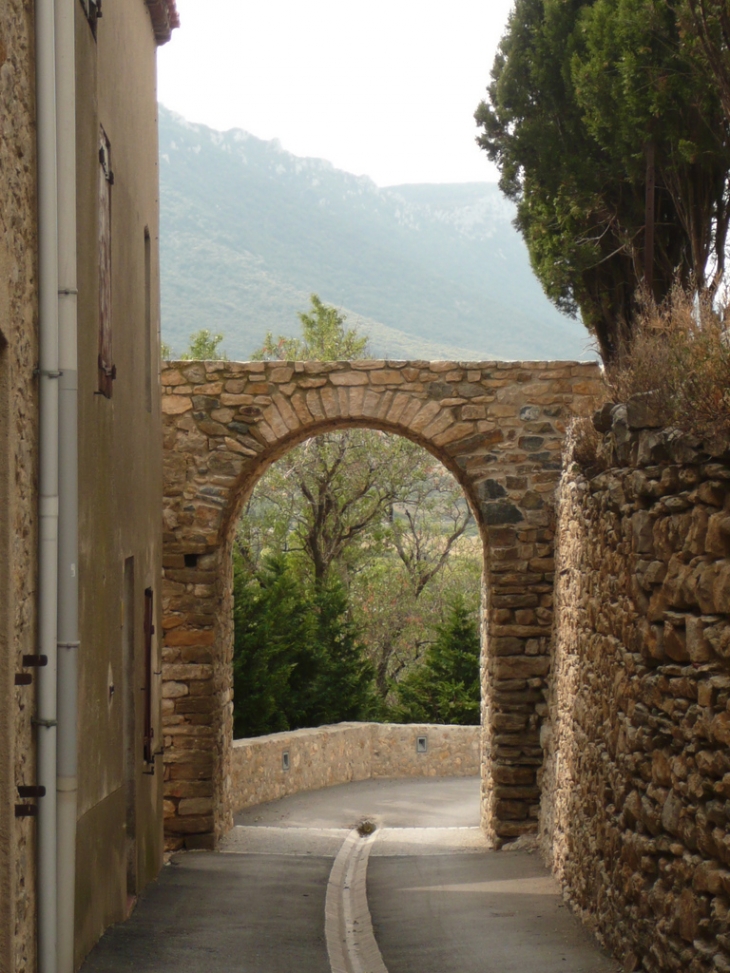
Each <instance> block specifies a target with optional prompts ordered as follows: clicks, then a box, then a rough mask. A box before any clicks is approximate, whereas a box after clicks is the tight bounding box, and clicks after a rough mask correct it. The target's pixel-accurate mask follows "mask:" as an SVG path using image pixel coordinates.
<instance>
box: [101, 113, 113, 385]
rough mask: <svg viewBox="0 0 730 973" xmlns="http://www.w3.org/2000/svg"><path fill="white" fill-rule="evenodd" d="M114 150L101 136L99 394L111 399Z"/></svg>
mask: <svg viewBox="0 0 730 973" xmlns="http://www.w3.org/2000/svg"><path fill="white" fill-rule="evenodd" d="M113 185H114V173H113V172H112V165H111V146H110V145H109V139H108V138H107V137H106V133H105V131H104V129H103V128H102V129H101V130H100V132H99V391H100V392H101V394H102V395H105V396H106V397H107V398H108V399H109V398H111V394H112V382H113V381H114V379H115V378H116V377H117V370H116V368H115V366H114V363H113V362H112V186H113Z"/></svg>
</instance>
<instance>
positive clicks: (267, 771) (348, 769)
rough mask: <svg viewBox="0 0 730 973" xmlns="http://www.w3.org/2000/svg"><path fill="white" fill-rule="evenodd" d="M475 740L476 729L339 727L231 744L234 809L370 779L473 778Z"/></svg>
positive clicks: (477, 761)
mask: <svg viewBox="0 0 730 973" xmlns="http://www.w3.org/2000/svg"><path fill="white" fill-rule="evenodd" d="M479 739H480V728H479V727H478V726H442V725H436V724H426V723H410V724H406V725H404V724H398V723H338V724H336V725H334V726H321V727H318V728H317V729H311V730H295V731H293V732H290V733H271V734H269V735H267V736H262V737H253V738H250V739H246V740H234V741H233V754H232V763H231V777H232V783H231V808H232V810H233V812H234V813H235V812H236V811H240V810H242V809H243V808H246V807H251V806H252V805H255V804H263V803H264V802H265V801H275V800H278V798H280V797H285V796H286V795H287V794H298V793H299V792H300V791H311V790H316V789H318V788H320V787H331V786H333V785H334V784H345V783H348V782H349V781H353V780H369V779H370V778H373V777H470V776H476V775H477V774H479V770H480V765H481V764H480V759H479ZM419 740H425V749H422V748H421V747H420V746H419ZM284 754H286V763H287V766H286V767H285V766H284Z"/></svg>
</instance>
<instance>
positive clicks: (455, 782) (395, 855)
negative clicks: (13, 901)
mask: <svg viewBox="0 0 730 973" xmlns="http://www.w3.org/2000/svg"><path fill="white" fill-rule="evenodd" d="M368 824H370V825H374V826H375V830H374V831H372V833H370V834H368V832H369V831H370V827H369V826H368ZM358 826H359V831H360V832H363V834H362V835H361V834H360V833H359V832H358ZM618 969H619V967H618V966H617V964H616V963H615V961H613V960H611V959H609V958H608V957H607V956H606V955H604V954H603V953H601V952H600V951H599V950H598V949H597V947H596V946H595V944H594V942H593V940H592V939H591V937H590V936H589V934H588V933H587V932H586V930H584V929H583V928H582V927H581V926H580V924H579V923H578V921H577V920H576V919H575V918H574V917H573V916H572V915H571V914H570V911H569V910H568V908H567V907H566V906H565V905H564V903H563V901H562V899H561V897H560V894H559V892H558V889H557V886H556V884H555V883H554V881H553V879H552V878H551V877H550V875H549V873H548V872H547V870H546V869H545V868H544V867H543V865H542V864H541V862H540V860H539V858H538V856H537V854H535V853H530V852H529V851H526V850H521V851H502V852H494V851H490V850H489V849H488V847H487V846H486V844H485V841H484V838H483V835H482V832H481V830H480V828H479V779H478V778H440V779H433V778H431V779H428V778H426V779H408V780H367V781H360V782H357V783H351V784H344V785H340V786H336V787H330V788H326V789H323V790H318V791H310V792H307V793H300V794H297V795H293V796H291V797H288V798H284V799H283V800H280V801H275V802H272V803H271V804H265V805H259V806H257V807H252V808H249V809H248V810H246V811H244V812H242V813H240V814H239V815H237V817H236V825H235V827H234V828H233V830H232V831H231V832H230V834H229V835H228V836H227V837H226V838H225V840H224V842H223V843H222V846H221V852H220V853H217V852H215V853H212V852H187V853H185V852H184V853H180V854H177V855H174V856H173V857H172V859H171V861H170V863H169V864H168V865H167V867H166V868H164V869H163V871H162V873H161V875H160V877H159V879H158V881H156V882H155V883H153V885H151V886H150V887H149V888H148V889H147V890H145V892H144V893H143V894H142V896H141V897H140V900H139V902H138V904H137V907H136V909H135V911H134V913H133V914H132V916H131V918H130V919H129V921H128V922H126V923H122V924H119V925H117V926H115V927H113V928H112V929H110V930H109V931H108V932H107V933H106V935H105V936H104V937H103V938H102V939H101V941H100V942H99V943H98V945H97V946H96V948H95V949H94V950H93V951H92V953H91V954H90V956H89V957H88V959H87V961H86V963H85V964H84V966H83V973H122V971H127V970H130V971H131V970H134V971H136V973H152V971H155V973H168V971H170V973H172V971H173V970H174V971H175V973H193V971H195V973H198V971H203V970H205V971H210V973H223V971H227V973H231V971H245V973H294V971H296V973H518V971H519V973H532V971H535V973H536V971H540V973H558V971H560V973H614V971H617V970H618Z"/></svg>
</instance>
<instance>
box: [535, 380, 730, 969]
mask: <svg viewBox="0 0 730 973" xmlns="http://www.w3.org/2000/svg"><path fill="white" fill-rule="evenodd" d="M637 398H638V397H637ZM606 418H608V416H606ZM612 418H613V425H612V428H611V430H610V431H609V432H608V434H607V436H606V438H605V440H604V442H603V444H602V446H601V447H600V450H601V451H602V452H603V457H604V460H607V462H608V465H609V466H610V467H611V468H610V469H608V470H607V471H606V472H602V473H600V474H599V475H595V476H593V477H590V476H585V475H583V474H582V473H581V472H580V470H578V469H577V468H576V467H575V466H573V465H572V464H571V457H570V456H569V457H568V463H567V468H566V472H565V473H564V475H563V479H562V482H561V485H560V489H559V495H558V525H557V539H556V543H557V562H556V590H555V614H556V620H557V622H556V632H555V639H554V650H553V661H552V671H551V687H550V698H549V708H550V723H549V724H545V726H544V727H543V734H542V742H543V745H544V747H545V749H546V763H545V772H544V776H543V797H542V805H541V820H540V841H541V845H542V850H543V852H544V853H545V855H546V857H547V858H548V859H549V860H550V861H551V862H552V864H553V867H554V869H555V872H556V874H557V877H558V878H559V879H560V881H561V882H562V884H563V887H564V889H565V892H566V896H567V897H568V899H569V900H570V902H571V904H572V906H573V907H574V908H575V909H576V911H578V912H579V913H581V914H582V915H583V917H584V919H586V920H587V921H588V923H589V924H590V925H592V927H593V928H594V930H595V932H596V933H597V934H598V936H599V938H601V939H602V940H603V941H604V942H605V944H606V945H607V946H608V947H609V948H610V949H612V950H613V951H614V953H615V954H616V956H617V957H618V958H619V959H620V960H621V961H622V962H623V963H624V968H625V969H626V970H627V971H634V970H645V971H652V973H658V971H670V970H681V971H687V973H710V971H713V973H722V971H727V973H730V921H729V920H730V827H729V823H730V748H729V746H730V616H729V613H730V557H729V555H730V468H729V466H728V455H727V453H725V454H724V455H722V453H721V452H720V450H716V455H715V456H713V455H711V453H710V451H709V450H706V449H705V448H704V447H703V445H702V444H700V443H698V442H697V441H696V440H692V439H691V438H689V437H687V436H683V435H681V434H679V433H678V432H677V431H676V430H660V429H655V428H648V427H650V426H652V425H653V421H652V418H653V417H652V416H651V415H650V414H647V411H646V410H645V409H643V408H642V407H641V401H639V402H630V403H629V408H628V412H627V410H626V409H625V408H623V407H618V408H617V409H616V410H614V413H613V417H612ZM718 452H720V455H719V457H718V455H717V453H718ZM599 459H600V452H599Z"/></svg>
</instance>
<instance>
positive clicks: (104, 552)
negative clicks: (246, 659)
mask: <svg viewBox="0 0 730 973" xmlns="http://www.w3.org/2000/svg"><path fill="white" fill-rule="evenodd" d="M64 3H66V4H67V6H66V10H67V12H68V11H70V10H71V7H72V8H73V12H72V15H71V16H72V34H73V45H74V48H75V53H74V54H73V65H74V67H73V72H72V76H73V77H74V78H75V119H72V121H73V129H74V131H75V142H74V144H73V149H74V151H75V179H74V182H75V185H74V189H75V193H76V205H75V221H76V234H75V240H76V258H75V275H76V286H75V287H65V286H64V281H63V278H61V279H60V280H59V284H60V285H61V286H60V289H61V291H62V294H61V297H60V298H59V300H63V299H66V300H68V299H69V298H70V299H71V300H72V301H74V302H75V303H76V304H77V315H76V320H77V340H76V342H75V348H74V355H75V356H77V359H78V384H77V388H78V421H77V424H76V428H77V433H78V558H77V562H78V563H77V565H74V574H75V575H76V573H77V576H78V648H77V653H78V681H77V688H78V708H77V718H76V720H75V725H76V730H77V737H78V746H77V755H78V773H77V786H78V790H77V792H76V793H77V805H76V806H77V811H76V815H77V825H76V851H75V860H76V871H75V881H74V887H75V894H74V903H75V908H74V910H73V916H74V918H73V927H74V929H73V966H74V967H78V966H79V965H80V963H81V961H82V959H83V957H84V955H85V954H86V953H87V952H88V950H89V949H90V948H91V946H92V945H93V944H94V942H95V941H96V940H97V939H98V937H99V936H100V935H101V933H102V932H103V930H104V929H105V928H106V927H107V926H108V925H109V924H110V923H112V922H115V921H118V920H121V919H123V918H125V917H126V915H127V914H128V912H129V910H130V908H131V906H132V904H133V902H134V899H135V897H136V895H137V894H138V892H139V891H140V889H141V888H143V887H144V885H145V884H146V883H148V882H149V881H150V880H151V879H152V878H154V876H155V875H156V874H157V871H158V869H159V867H160V864H161V861H162V829H161V817H162V815H161V807H162V786H161V785H162V766H161V763H160V750H161V737H160V718H159V693H160V685H159V678H160V677H159V671H160V662H159V648H158V641H157V639H158V632H159V621H158V620H159V617H160V612H159V607H160V598H159V595H160V591H159V585H160V577H161V525H160V509H161V493H162V474H161V449H160V444H161V425H160V396H159V260H158V235H159V229H158V169H157V101H156V47H157V45H158V44H160V43H163V42H164V41H166V40H168V39H169V37H170V32H171V30H172V28H173V27H174V26H176V24H177V15H176V12H175V8H174V2H173V0H147V2H145V0H119V2H114V3H109V4H105V5H104V8H103V11H102V10H101V9H100V5H99V4H97V3H95V2H94V0H72V2H71V3H68V0H59V2H57V3H56V10H59V9H60V8H61V7H62V6H63V4H64ZM42 7H44V4H43V3H38V4H37V6H36V10H35V11H34V10H33V5H32V4H28V3H26V2H24V0H0V199H1V200H2V206H0V970H2V971H3V973H5V971H6V970H7V971H9V973H10V971H12V973H21V971H24V973H25V971H27V973H32V971H34V970H36V969H38V968H40V969H41V970H44V969H51V968H52V967H53V964H52V962H51V961H50V960H49V956H51V957H52V956H53V952H54V947H53V944H50V946H49V943H48V942H45V944H44V943H43V942H41V945H40V949H39V942H38V938H39V924H38V911H39V904H38V903H39V895H38V888H39V885H38V882H37V873H38V858H39V841H38V828H39V820H40V818H41V817H42V815H43V802H44V801H48V800H49V798H50V795H48V794H46V795H42V794H41V793H40V792H39V791H38V766H37V746H38V741H39V737H40V735H42V734H43V733H44V732H45V730H46V729H47V727H46V726H45V725H40V726H39V722H40V723H41V724H44V721H43V720H42V719H41V720H39V716H38V713H39V708H38V707H39V700H38V692H39V685H40V684H41V683H42V679H43V678H45V679H46V680H47V679H48V678H49V669H50V668H51V666H50V665H47V666H45V667H44V666H42V663H43V658H45V657H42V652H40V651H39V637H40V636H39V620H38V619H39V598H40V594H39V592H40V591H41V589H42V580H41V579H40V577H39V553H38V552H39V544H40V521H41V515H40V514H39V501H40V497H39V491H40V487H39V482H40V481H39V477H40V476H41V474H42V471H41V468H40V465H41V460H40V452H39V451H40V440H41V431H40V423H41V410H42V401H41V398H42V396H41V393H40V391H39V389H40V387H41V383H42V381H44V380H46V381H48V374H47V370H46V369H44V367H43V365H42V356H41V351H40V346H41V336H42V328H43V312H42V310H41V308H42V306H43V304H42V300H41V296H40V292H41V290H42V281H43V274H42V269H43V268H42V267H41V268H40V269H39V259H40V263H41V264H42V263H43V260H44V258H43V255H42V247H41V242H40V241H41V240H42V231H43V226H42V223H43V219H44V217H43V213H44V212H45V210H44V209H43V205H42V201H41V200H39V189H38V187H39V185H41V186H42V182H41V183H39V180H40V179H41V175H40V169H41V168H42V166H39V145H40V141H39V140H40V139H41V134H40V133H41V130H42V123H41V121H40V120H39V104H40V103H41V102H42V95H41V96H40V97H39V87H40V86H41V80H38V79H40V78H41V67H42V66H39V60H38V56H37V50H38V46H37V45H38V36H39V31H40V30H41V26H42V25H41V23H40V18H41V17H42V16H44V14H43V12H42V10H41V8H42ZM50 7H51V9H52V8H53V4H51V5H50ZM45 9H46V12H47V10H48V6H47V5H46V7H45ZM102 13H103V16H102ZM56 51H57V65H58V63H59V61H60V59H61V58H62V54H63V52H61V55H60V57H59V55H58V52H59V47H58V42H57V47H56ZM57 70H58V67H57ZM40 152H41V155H42V149H41V150H40ZM60 157H61V156H60V154H59V158H60ZM59 179H60V177H59ZM41 195H42V189H41ZM47 232H48V231H47V227H46V233H47ZM39 247H41V256H40V258H39ZM61 259H63V248H62V247H61ZM45 263H46V272H47V268H48V260H47V259H46V261H45ZM76 291H77V294H76V293H75V292H76ZM39 369H40V374H39ZM59 371H63V368H61V369H59ZM51 378H53V376H51ZM68 380H69V375H68V373H67V374H66V376H65V379H64V377H63V376H61V381H60V383H59V384H62V383H63V381H66V382H68ZM63 448H64V447H63V444H61V447H60V449H61V452H62V451H63ZM64 644H65V643H62V645H64ZM62 651H63V649H62V648H60V649H59V652H62ZM52 661H53V660H52V659H51V663H52ZM51 675H52V674H51ZM45 722H46V723H53V722H54V721H53V720H50V721H45ZM59 774H61V771H59ZM41 898H42V894H41ZM68 914H71V913H68ZM40 935H41V939H43V936H44V933H43V932H42V931H41V934H40ZM45 935H46V939H48V935H47V934H45ZM59 936H60V937H61V938H62V937H63V930H60V932H59ZM64 965H65V964H64V963H63V962H62V963H61V964H60V967H59V968H63V967H64Z"/></svg>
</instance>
